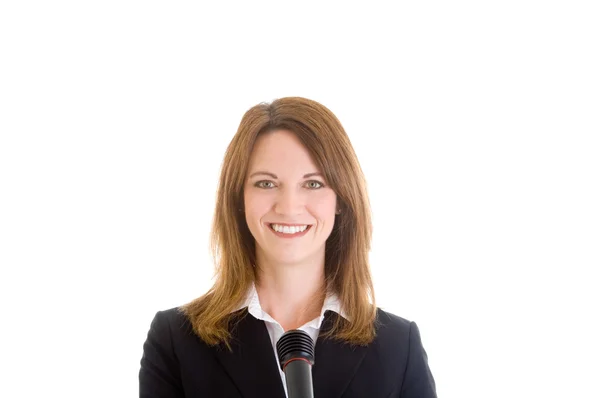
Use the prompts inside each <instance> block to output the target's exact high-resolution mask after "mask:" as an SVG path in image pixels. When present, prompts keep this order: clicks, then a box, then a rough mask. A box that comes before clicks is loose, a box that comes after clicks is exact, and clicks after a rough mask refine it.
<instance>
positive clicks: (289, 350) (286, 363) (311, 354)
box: [276, 329, 315, 398]
mask: <svg viewBox="0 0 600 398" xmlns="http://www.w3.org/2000/svg"><path fill="white" fill-rule="evenodd" d="M276 347H277V356H278V357H279V365H280V366H281V370H283V373H284V374H285V384H286V386H287V391H288V398H314V393H313V382H312V365H314V363H315V346H314V343H313V340H312V339H311V338H310V336H309V335H308V333H306V332H305V331H303V330H298V329H294V330H288V331H287V332H285V333H284V334H283V336H281V338H280V339H279V341H277V345H276Z"/></svg>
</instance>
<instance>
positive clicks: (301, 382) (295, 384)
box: [284, 361, 314, 398]
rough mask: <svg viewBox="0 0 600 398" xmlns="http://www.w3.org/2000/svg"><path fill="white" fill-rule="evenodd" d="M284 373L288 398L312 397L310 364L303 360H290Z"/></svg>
mask: <svg viewBox="0 0 600 398" xmlns="http://www.w3.org/2000/svg"><path fill="white" fill-rule="evenodd" d="M284 373H285V384H286V386H287V391H288V398H314V394H313V382H312V366H310V365H309V364H308V363H307V362H305V361H292V362H290V363H288V364H287V366H286V367H285V371H284Z"/></svg>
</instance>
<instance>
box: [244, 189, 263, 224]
mask: <svg viewBox="0 0 600 398" xmlns="http://www.w3.org/2000/svg"><path fill="white" fill-rule="evenodd" d="M268 210H269V200H268V198H267V197H266V195H260V194H258V195H257V194H252V193H250V194H248V195H245V196H244V212H245V213H246V222H247V223H248V224H256V223H259V222H260V218H262V217H263V216H264V215H265V214H266V213H267V212H268Z"/></svg>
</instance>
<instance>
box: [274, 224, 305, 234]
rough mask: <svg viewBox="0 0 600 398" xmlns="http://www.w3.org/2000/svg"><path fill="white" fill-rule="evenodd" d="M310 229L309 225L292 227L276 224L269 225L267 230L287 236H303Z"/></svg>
mask: <svg viewBox="0 0 600 398" xmlns="http://www.w3.org/2000/svg"><path fill="white" fill-rule="evenodd" d="M311 227H312V225H310V224H305V225H292V226H290V225H282V224H276V223H272V224H269V228H270V229H271V230H272V231H273V232H276V233H277V234H281V235H289V236H295V235H303V234H304V233H305V232H307V231H308V230H309V229H310V228H311Z"/></svg>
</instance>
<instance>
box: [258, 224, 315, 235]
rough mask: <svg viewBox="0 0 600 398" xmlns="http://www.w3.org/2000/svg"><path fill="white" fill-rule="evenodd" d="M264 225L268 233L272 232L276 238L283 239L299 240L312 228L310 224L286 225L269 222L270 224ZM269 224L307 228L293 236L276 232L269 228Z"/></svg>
mask: <svg viewBox="0 0 600 398" xmlns="http://www.w3.org/2000/svg"><path fill="white" fill-rule="evenodd" d="M266 224H267V228H268V229H269V231H271V232H273V234H275V235H276V236H278V237H280V238H283V239H294V238H300V237H302V236H304V235H306V234H307V233H308V231H310V230H311V228H312V224H287V223H279V222H273V223H271V222H270V223H266ZM271 224H278V225H285V226H288V227H301V226H303V225H308V227H307V228H306V229H305V230H304V231H302V232H298V233H295V234H284V233H283V232H277V231H275V230H274V229H273V228H271Z"/></svg>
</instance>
